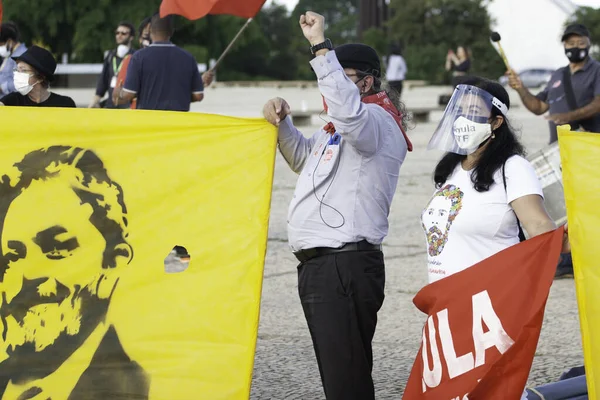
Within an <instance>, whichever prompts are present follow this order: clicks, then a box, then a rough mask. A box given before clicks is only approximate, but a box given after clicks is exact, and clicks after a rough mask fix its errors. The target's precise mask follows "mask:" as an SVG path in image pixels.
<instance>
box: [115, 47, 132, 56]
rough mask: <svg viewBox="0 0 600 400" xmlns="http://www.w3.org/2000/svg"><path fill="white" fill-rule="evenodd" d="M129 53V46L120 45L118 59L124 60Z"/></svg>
mask: <svg viewBox="0 0 600 400" xmlns="http://www.w3.org/2000/svg"><path fill="white" fill-rule="evenodd" d="M127 52H129V46H126V45H124V44H120V45H119V46H118V47H117V57H119V58H123V57H125V56H126V55H127Z"/></svg>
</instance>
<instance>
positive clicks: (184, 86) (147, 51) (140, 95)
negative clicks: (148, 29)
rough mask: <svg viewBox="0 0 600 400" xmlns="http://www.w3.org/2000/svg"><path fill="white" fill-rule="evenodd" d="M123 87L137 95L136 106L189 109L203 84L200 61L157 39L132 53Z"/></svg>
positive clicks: (174, 109)
mask: <svg viewBox="0 0 600 400" xmlns="http://www.w3.org/2000/svg"><path fill="white" fill-rule="evenodd" d="M123 90H125V91H126V92H130V93H136V94H137V108H138V109H144V110H168V111H189V110H190V104H191V101H192V94H198V93H202V92H203V90H204V85H203V84H202V77H201V76H200V72H199V71H198V63H197V62H196V60H195V59H194V56H192V55H191V54H190V53H189V52H187V51H185V50H183V49H180V48H179V47H177V46H175V45H174V44H173V43H171V42H155V43H152V44H151V45H150V46H149V47H146V48H144V49H142V50H138V51H136V52H135V53H134V54H133V56H131V61H130V62H129V67H128V68H127V77H126V78H125V85H124V86H123Z"/></svg>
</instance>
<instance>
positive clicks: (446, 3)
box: [388, 0, 505, 83]
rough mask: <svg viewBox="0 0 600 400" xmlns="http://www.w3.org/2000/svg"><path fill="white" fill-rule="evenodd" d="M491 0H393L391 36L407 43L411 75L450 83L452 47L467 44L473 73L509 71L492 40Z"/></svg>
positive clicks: (494, 75) (493, 75)
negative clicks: (447, 67)
mask: <svg viewBox="0 0 600 400" xmlns="http://www.w3.org/2000/svg"><path fill="white" fill-rule="evenodd" d="M487 5H488V1H487V0H391V4H390V7H391V9H392V16H391V18H390V20H389V21H388V29H389V33H390V38H389V39H390V40H395V41H398V42H400V43H402V44H403V48H404V58H405V60H406V63H407V65H408V76H407V79H423V80H427V81H429V82H431V83H442V82H443V83H448V82H449V78H450V75H449V74H448V73H447V72H446V71H445V69H444V62H445V59H446V54H447V52H448V49H456V48H457V47H458V46H461V45H462V46H466V47H468V48H470V49H471V52H472V55H473V58H472V61H471V62H472V66H471V71H470V74H473V75H479V76H484V77H488V78H491V79H497V78H498V76H501V75H502V74H503V73H504V72H505V71H504V70H505V68H504V65H503V63H502V59H501V58H500V57H499V56H498V53H497V52H496V50H495V49H494V48H493V47H492V45H491V43H490V38H489V37H490V36H489V35H490V22H491V20H490V16H489V14H488V12H487V9H486V7H487Z"/></svg>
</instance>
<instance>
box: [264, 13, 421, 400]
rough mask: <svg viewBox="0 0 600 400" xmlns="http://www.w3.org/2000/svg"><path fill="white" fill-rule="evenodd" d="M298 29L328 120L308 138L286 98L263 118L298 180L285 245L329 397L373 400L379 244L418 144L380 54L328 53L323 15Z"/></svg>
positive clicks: (355, 48) (346, 49)
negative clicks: (386, 82) (275, 130)
mask: <svg viewBox="0 0 600 400" xmlns="http://www.w3.org/2000/svg"><path fill="white" fill-rule="evenodd" d="M300 25H301V27H302V30H303V32H304V36H305V37H306V39H307V40H308V41H309V42H310V44H311V46H312V47H311V51H312V53H313V54H314V55H315V56H316V57H315V58H314V59H313V60H312V61H311V66H312V68H313V70H314V71H315V73H316V75H317V78H318V84H319V90H320V92H321V94H322V95H323V98H324V101H325V104H326V109H327V111H328V115H329V117H330V119H331V122H330V123H329V124H327V125H326V126H325V127H324V128H323V129H321V130H320V131H319V132H317V133H316V134H314V135H313V136H312V137H311V138H310V139H307V138H305V137H304V136H303V135H302V134H301V133H300V132H299V131H298V130H297V129H296V128H295V127H294V126H293V125H292V123H291V122H290V119H289V118H287V115H289V114H290V108H289V105H288V104H287V103H286V102H285V100H283V99H280V98H277V99H273V100H270V101H269V102H268V103H267V104H266V105H265V108H264V115H265V118H266V119H267V120H268V121H269V122H271V123H272V124H273V125H276V126H278V127H279V134H278V143H279V149H280V151H281V153H282V155H283V156H284V158H285V159H286V161H287V162H288V164H289V165H290V167H291V169H292V170H293V171H294V172H296V173H298V174H299V175H300V176H299V179H298V182H297V186H296V191H295V193H294V198H293V200H292V202H291V204H290V208H289V217H288V237H289V242H290V247H291V248H292V250H293V252H294V254H295V256H296V257H297V258H298V260H299V261H300V265H299V266H298V291H299V294H300V299H301V303H302V307H303V309H304V314H305V317H306V320H307V322H308V327H309V330H310V334H311V337H312V340H313V344H314V349H315V353H316V357H317V362H318V365H319V372H320V374H321V380H322V382H323V388H324V391H325V396H326V398H327V399H329V400H337V399H339V400H342V399H343V400H353V399H356V400H359V399H360V400H371V399H374V398H375V394H374V388H373V380H372V378H371V371H372V366H373V355H372V347H371V341H372V339H373V335H374V334H375V327H376V325H377V312H378V311H379V309H380V308H381V305H382V303H383V299H384V286H385V267H384V260H383V253H382V251H381V243H382V241H383V239H384V237H385V236H386V235H387V233H388V216H389V211H390V204H391V202H392V198H393V196H394V193H395V191H396V185H397V182H398V174H399V171H400V166H401V165H402V163H403V162H404V158H405V156H406V153H407V151H410V150H411V149H412V145H411V143H410V141H409V140H408V137H407V136H406V134H405V132H404V131H405V128H404V121H403V115H402V114H401V113H400V112H399V111H398V109H399V108H400V109H403V107H402V105H401V104H397V105H395V104H393V103H392V101H391V100H390V98H389V97H388V95H387V93H386V92H384V91H382V90H381V81H380V78H381V66H380V61H379V56H378V55H377V53H376V52H375V50H374V49H372V48H370V47H369V46H366V45H362V44H350V45H343V46H339V47H337V48H336V49H335V51H331V50H333V45H332V43H331V41H329V39H325V33H324V26H325V22H324V18H323V17H322V16H321V15H319V14H316V13H313V12H307V13H306V15H302V16H301V17H300Z"/></svg>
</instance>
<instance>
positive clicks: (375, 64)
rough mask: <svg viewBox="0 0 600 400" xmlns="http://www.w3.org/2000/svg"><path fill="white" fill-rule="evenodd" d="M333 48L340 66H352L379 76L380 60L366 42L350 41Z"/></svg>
mask: <svg viewBox="0 0 600 400" xmlns="http://www.w3.org/2000/svg"><path fill="white" fill-rule="evenodd" d="M334 50H335V54H336V56H337V59H338V61H339V62H340V64H341V66H342V67H344V68H353V69H356V70H359V71H361V72H365V73H367V74H369V75H373V76H374V77H376V78H381V62H380V61H379V55H378V54H377V52H376V51H375V49H374V48H372V47H370V46H367V45H366V44H354V43H351V44H343V45H341V46H338V47H336V48H335V49H334Z"/></svg>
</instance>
